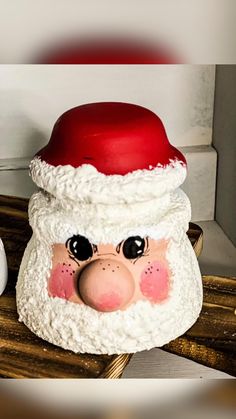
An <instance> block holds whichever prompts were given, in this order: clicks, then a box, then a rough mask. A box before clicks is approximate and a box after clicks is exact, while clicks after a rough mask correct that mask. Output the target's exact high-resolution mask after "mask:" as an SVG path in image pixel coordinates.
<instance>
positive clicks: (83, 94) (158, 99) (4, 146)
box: [0, 65, 216, 219]
mask: <svg viewBox="0 0 236 419" xmlns="http://www.w3.org/2000/svg"><path fill="white" fill-rule="evenodd" d="M214 83H215V67H214V66H188V65H184V66H179V65H177V66H172V65H170V66H155V65H154V66H145V65H143V66H135V65H133V66H34V65H4V66H0V170H1V171H0V175H1V177H0V193H6V194H7V193H9V194H16V195H22V196H28V195H30V193H31V192H32V190H33V188H34V186H33V184H32V183H31V181H30V179H29V177H28V174H27V165H28V161H29V159H30V158H31V157H32V156H33V155H34V154H35V153H36V152H37V151H38V150H39V149H40V148H41V147H42V146H43V145H45V144H46V143H47V142H48V140H49V138H50V133H51V130H52V127H53V125H54V123H55V121H56V119H57V118H58V117H59V116H60V115H61V114H62V113H63V112H64V111H66V110H67V109H69V108H71V107H74V106H77V105H80V104H82V103H89V102H97V101H124V102H132V103H137V104H139V105H143V106H145V107H147V108H149V109H151V110H152V111H154V112H155V113H157V114H158V115H159V116H160V117H161V119H162V120H163V122H164V125H165V127H166V130H167V134H168V136H169V139H170V141H171V142H172V143H173V144H174V145H176V146H177V147H184V152H185V154H186V157H187V160H188V162H189V177H188V182H187V183H186V185H185V187H186V190H187V192H188V194H189V196H190V199H191V202H192V206H193V209H194V213H193V218H194V219H211V218H213V215H214V194H215V189H214V188H215V170H216V168H215V165H216V155H215V152H214V151H213V149H212V148H211V146H210V145H211V141H212V120H213V100H214ZM206 179H208V181H206ZM200 183H201V186H202V183H205V189H204V190H202V189H201V194H199V187H200ZM204 191H205V192H204ZM199 195H200V197H199Z"/></svg>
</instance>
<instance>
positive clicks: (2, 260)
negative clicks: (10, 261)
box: [0, 239, 7, 295]
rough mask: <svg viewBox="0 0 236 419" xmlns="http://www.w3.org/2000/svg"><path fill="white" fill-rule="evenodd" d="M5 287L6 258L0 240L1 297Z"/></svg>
mask: <svg viewBox="0 0 236 419" xmlns="http://www.w3.org/2000/svg"><path fill="white" fill-rule="evenodd" d="M6 285H7V258H6V253H5V250H4V247H3V242H2V240H1V239H0V295H2V293H3V291H4V290H5V287H6Z"/></svg>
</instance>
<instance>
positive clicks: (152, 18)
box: [0, 0, 236, 64]
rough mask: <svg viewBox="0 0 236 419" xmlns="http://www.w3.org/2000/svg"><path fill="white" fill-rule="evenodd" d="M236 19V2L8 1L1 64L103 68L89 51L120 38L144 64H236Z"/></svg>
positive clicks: (1, 19)
mask: <svg viewBox="0 0 236 419" xmlns="http://www.w3.org/2000/svg"><path fill="white" fill-rule="evenodd" d="M235 13H236V3H235V1H234V0H197V1H196V0H178V1H175V0H148V1H147V0H139V1H137V0H99V1H97V0H86V1H83V0H69V1H68V0H41V1H40V2H38V1H36V0H16V1H14V2H10V1H7V0H0V39H1V43H0V63H5V64H9V63H15V64H17V63H18V64H22V63H24V64H26V63H32V62H44V63H46V62H49V63H50V62H56V63H62V64H63V62H65V63H66V62H69V63H73V62H75V63H76V62H77V63H85V64H86V63H88V62H90V63H92V62H94V63H95V62H98V63H99V57H98V56H97V55H96V51H97V49H96V47H95V50H93V52H94V54H95V55H96V57H95V55H94V58H93V59H91V55H90V59H89V57H88V56H86V54H84V52H82V50H83V45H84V43H85V44H86V42H87V41H88V39H89V40H91V39H92V40H93V41H94V42H95V41H96V40H98V39H99V38H100V37H103V40H104V39H105V40H106V42H107V41H109V39H110V38H111V37H113V36H115V37H118V38H120V37H121V38H122V39H123V41H124V40H127V41H128V42H131V44H132V43H135V45H134V50H135V51H136V52H135V53H134V56H133V60H134V62H135V61H136V63H137V61H138V62H139V63H142V62H143V63H147V62H148V61H149V62H151V63H154V62H156V63H159V62H164V63H165V62H169V61H171V62H177V63H179V62H182V63H196V64H197V63H198V64H215V63H219V64H220V63H221V64H226V63H236V48H235V42H236V36H235V31H236V28H235ZM71 44H73V48H72V49H73V51H74V52H73V53H72V51H71ZM122 45H123V48H126V47H125V44H124V42H123V43H122ZM97 47H99V42H98V44H97ZM98 49H99V48H98ZM65 50H67V53H66V54H65ZM68 50H69V51H70V52H69V51H68ZM118 50H119V48H118ZM129 50H130V49H129ZM163 50H164V51H163ZM55 51H57V54H56V57H57V58H56V59H55ZM49 52H50V53H49ZM105 55H106V57H109V55H110V59H111V61H113V62H114V63H115V62H120V63H122V62H121V61H122V58H121V56H122V54H121V56H120V55H119V54H118V56H117V58H118V59H117V61H116V60H115V59H114V53H113V52H111V49H110V53H109V54H108V55H107V54H105ZM52 57H54V59H53V58H52ZM112 57H113V58H112ZM119 57H120V59H119ZM135 57H136V58H135ZM127 59H128V58H127V55H126V58H125V56H123V62H127ZM93 60H94V61H93ZM100 60H101V62H102V58H101V57H100ZM108 61H109V59H108ZM128 61H129V60H128ZM103 62H104V59H103ZM129 62H130V61H129ZM104 63H105V62H104ZM106 63H109V62H106Z"/></svg>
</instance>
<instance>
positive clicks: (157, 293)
mask: <svg viewBox="0 0 236 419" xmlns="http://www.w3.org/2000/svg"><path fill="white" fill-rule="evenodd" d="M140 289H141V292H142V294H143V295H144V296H145V297H146V298H147V299H148V300H150V301H152V302H153V303H158V302H161V301H163V300H165V299H166V298H167V297H168V292H169V275H168V271H167V269H166V268H165V267H164V266H163V264H162V263H160V262H152V263H150V264H149V265H147V266H146V268H145V269H144V270H143V272H142V274H141V281H140Z"/></svg>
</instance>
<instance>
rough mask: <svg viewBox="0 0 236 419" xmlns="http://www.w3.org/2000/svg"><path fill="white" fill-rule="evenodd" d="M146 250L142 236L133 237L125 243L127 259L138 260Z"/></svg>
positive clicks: (124, 248)
mask: <svg viewBox="0 0 236 419" xmlns="http://www.w3.org/2000/svg"><path fill="white" fill-rule="evenodd" d="M144 249H145V240H144V239H143V238H142V237H140V236H133V237H129V238H128V239H126V240H125V241H124V243H123V247H122V250H123V254H124V256H125V257H126V259H136V258H138V257H140V256H142V254H143V252H144Z"/></svg>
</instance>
